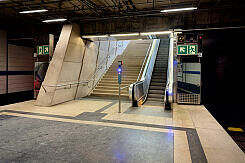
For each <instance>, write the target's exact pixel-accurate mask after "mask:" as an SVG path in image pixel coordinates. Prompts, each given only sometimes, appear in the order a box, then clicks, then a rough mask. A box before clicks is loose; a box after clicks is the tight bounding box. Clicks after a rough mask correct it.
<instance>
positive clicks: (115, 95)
mask: <svg viewBox="0 0 245 163" xmlns="http://www.w3.org/2000/svg"><path fill="white" fill-rule="evenodd" d="M91 95H93V96H100V97H103V96H112V97H118V94H116V93H92V94H91ZM121 97H124V98H125V97H127V98H128V94H121Z"/></svg>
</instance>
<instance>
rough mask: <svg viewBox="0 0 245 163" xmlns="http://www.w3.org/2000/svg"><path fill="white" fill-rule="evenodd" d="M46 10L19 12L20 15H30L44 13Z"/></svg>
mask: <svg viewBox="0 0 245 163" xmlns="http://www.w3.org/2000/svg"><path fill="white" fill-rule="evenodd" d="M46 11H48V10H46V9H40V10H29V11H21V12H19V13H20V14H31V13H38V12H46Z"/></svg>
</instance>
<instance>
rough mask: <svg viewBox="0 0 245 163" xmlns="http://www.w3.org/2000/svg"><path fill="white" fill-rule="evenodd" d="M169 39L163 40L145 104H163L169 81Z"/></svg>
mask: <svg viewBox="0 0 245 163" xmlns="http://www.w3.org/2000/svg"><path fill="white" fill-rule="evenodd" d="M168 56H169V39H161V41H160V45H159V48H158V53H157V57H156V61H155V65H154V69H153V72H152V76H151V83H150V87H149V91H148V96H147V100H146V103H145V104H160V105H161V104H163V103H164V96H165V88H166V81H167V69H168Z"/></svg>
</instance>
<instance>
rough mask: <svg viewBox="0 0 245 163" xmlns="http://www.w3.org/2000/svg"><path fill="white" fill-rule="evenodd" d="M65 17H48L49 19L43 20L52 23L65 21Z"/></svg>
mask: <svg viewBox="0 0 245 163" xmlns="http://www.w3.org/2000/svg"><path fill="white" fill-rule="evenodd" d="M66 20H67V19H49V20H44V21H43V22H44V23H53V22H63V21H66Z"/></svg>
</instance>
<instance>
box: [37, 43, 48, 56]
mask: <svg viewBox="0 0 245 163" xmlns="http://www.w3.org/2000/svg"><path fill="white" fill-rule="evenodd" d="M37 54H38V55H49V45H43V46H38V47H37Z"/></svg>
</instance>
